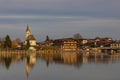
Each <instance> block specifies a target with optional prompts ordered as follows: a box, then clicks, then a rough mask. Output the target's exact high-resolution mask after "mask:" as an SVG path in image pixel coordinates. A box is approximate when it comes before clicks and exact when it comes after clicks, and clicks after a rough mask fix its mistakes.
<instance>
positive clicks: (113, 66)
mask: <svg viewBox="0 0 120 80" xmlns="http://www.w3.org/2000/svg"><path fill="white" fill-rule="evenodd" d="M0 80H120V56H119V55H111V56H110V55H109V56H97V57H96V56H82V55H80V54H78V53H74V52H65V53H61V54H55V55H53V54H49V53H47V54H37V55H29V56H20V55H16V56H0Z"/></svg>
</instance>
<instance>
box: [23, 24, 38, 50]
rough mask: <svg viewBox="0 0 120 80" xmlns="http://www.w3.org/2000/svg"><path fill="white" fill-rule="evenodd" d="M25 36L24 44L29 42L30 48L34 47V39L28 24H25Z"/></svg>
mask: <svg viewBox="0 0 120 80" xmlns="http://www.w3.org/2000/svg"><path fill="white" fill-rule="evenodd" d="M25 38H26V44H27V43H28V42H29V44H30V49H35V48H34V47H35V46H36V40H35V38H34V36H33V35H31V32H30V29H29V26H28V25H27V29H26V33H25Z"/></svg>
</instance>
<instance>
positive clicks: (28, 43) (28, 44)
mask: <svg viewBox="0 0 120 80" xmlns="http://www.w3.org/2000/svg"><path fill="white" fill-rule="evenodd" d="M29 47H30V42H29V40H27V45H26V49H27V50H28V49H29Z"/></svg>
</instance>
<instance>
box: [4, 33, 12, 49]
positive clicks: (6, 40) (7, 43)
mask: <svg viewBox="0 0 120 80" xmlns="http://www.w3.org/2000/svg"><path fill="white" fill-rule="evenodd" d="M11 46H12V42H11V39H10V36H9V35H7V36H6V37H5V43H4V48H11Z"/></svg>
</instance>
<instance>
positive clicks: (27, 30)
mask: <svg viewBox="0 0 120 80" xmlns="http://www.w3.org/2000/svg"><path fill="white" fill-rule="evenodd" d="M29 35H31V33H30V29H29V26H28V24H27V28H26V33H25V38H26V39H27V37H28V36H29Z"/></svg>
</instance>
